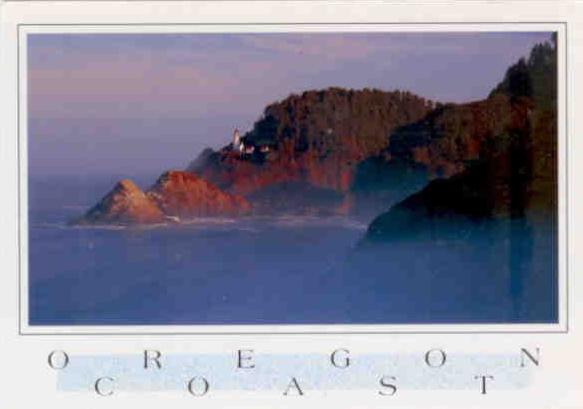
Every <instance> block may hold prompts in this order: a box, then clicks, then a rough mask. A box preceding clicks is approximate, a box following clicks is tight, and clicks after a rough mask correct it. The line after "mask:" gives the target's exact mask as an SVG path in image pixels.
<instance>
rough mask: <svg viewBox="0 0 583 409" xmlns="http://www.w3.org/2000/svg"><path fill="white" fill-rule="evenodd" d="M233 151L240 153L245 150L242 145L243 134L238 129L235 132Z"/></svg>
mask: <svg viewBox="0 0 583 409" xmlns="http://www.w3.org/2000/svg"><path fill="white" fill-rule="evenodd" d="M232 145H233V150H235V151H240V150H242V148H243V145H242V144H241V133H240V132H239V130H238V129H237V128H235V130H234V131H233V143H232Z"/></svg>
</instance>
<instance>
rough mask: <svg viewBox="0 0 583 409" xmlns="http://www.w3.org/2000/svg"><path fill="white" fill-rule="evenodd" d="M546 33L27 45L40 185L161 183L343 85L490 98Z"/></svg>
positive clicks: (61, 39)
mask: <svg viewBox="0 0 583 409" xmlns="http://www.w3.org/2000/svg"><path fill="white" fill-rule="evenodd" d="M547 38H549V33H439V34H436V33H375V34H361V33H358V34H356V33H346V34H340V33H339V34H336V33H320V34H32V35H29V36H28V87H29V96H28V105H29V119H30V121H29V162H30V170H31V172H32V174H33V175H38V174H40V173H42V174H71V173H77V174H85V175H94V174H119V175H127V176H135V175H140V174H144V173H148V174H158V173H160V172H161V171H163V170H166V169H170V168H179V169H180V168H183V167H185V166H186V164H187V163H188V162H189V161H190V160H191V159H193V158H194V157H195V156H196V155H197V154H198V153H199V152H200V151H201V150H202V149H203V148H204V147H206V146H212V147H218V146H222V145H224V144H226V143H228V141H229V139H230V135H231V132H232V129H233V128H234V127H239V128H241V129H242V130H243V131H246V130H248V129H249V128H250V127H251V126H252V124H253V122H254V121H255V120H256V119H257V118H258V117H259V116H260V115H261V112H262V111H263V108H264V107H265V105H267V104H268V103H270V102H273V101H276V100H280V99H283V98H285V97H286V96H288V95H289V94H290V93H298V92H301V91H303V90H307V89H313V88H325V87H328V86H341V87H348V88H363V87H371V88H373V87H374V88H380V89H385V90H392V89H396V88H398V89H402V90H409V91H412V92H414V93H417V94H419V95H422V96H424V97H427V98H431V99H435V100H439V101H443V102H445V101H451V102H462V101H469V100H475V99H481V98H484V97H485V96H486V95H487V94H488V92H489V91H490V90H491V89H492V87H493V86H494V85H495V84H496V83H497V82H498V81H499V80H500V79H501V78H502V77H503V75H504V72H505V70H506V68H507V67H508V66H509V65H510V64H512V63H513V62H515V61H516V60H517V59H518V58H520V57H521V56H525V55H527V54H528V51H529V49H530V48H531V47H532V46H533V45H534V44H535V43H537V42H542V41H544V40H546V39H547Z"/></svg>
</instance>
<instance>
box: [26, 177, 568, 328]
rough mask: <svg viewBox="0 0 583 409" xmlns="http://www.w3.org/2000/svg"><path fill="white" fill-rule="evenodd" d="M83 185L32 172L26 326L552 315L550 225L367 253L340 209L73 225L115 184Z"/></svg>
mask: <svg viewBox="0 0 583 409" xmlns="http://www.w3.org/2000/svg"><path fill="white" fill-rule="evenodd" d="M145 180H147V179H145ZM82 182H83V183H82ZM86 182H87V180H82V181H79V180H71V179H69V180H67V181H66V180H63V179H59V180H54V179H52V178H45V179H42V180H39V181H32V182H31V190H30V192H31V193H30V199H31V204H30V214H29V218H30V220H29V223H30V233H29V235H30V236H29V241H30V246H29V248H30V254H29V262H30V293H29V302H30V323H31V324H33V325H34V324H53V325H59V324H63V325H71V324H87V325H89V324H108V325H117V324H136V325H138V324H144V325H147V324H267V323H270V324H278V323H281V324H292V323H294V324H317V323H321V324H325V323H346V324H348V323H471V322H492V323H496V322H553V321H555V320H556V318H557V300H556V284H555V283H556V276H555V273H554V258H553V254H554V243H553V241H554V240H553V237H554V235H553V231H552V224H551V223H544V222H542V223H540V224H537V225H534V226H533V225H530V226H529V225H525V224H524V223H520V222H516V223H512V224H508V223H506V224H503V225H490V226H485V227H480V228H477V227H476V226H468V236H467V238H466V239H464V240H459V241H457V242H452V241H447V242H439V241H423V240H419V241H415V242H396V243H391V244H385V245H380V246H378V247H370V248H366V249H357V244H358V242H359V241H360V240H361V238H362V237H363V235H364V233H365V229H366V223H362V222H361V221H356V220H352V219H349V218H342V217H335V218H315V217H297V216H295V217H292V216H287V217H286V216H281V217H275V218H267V217H265V218H247V219H229V218H220V219H214V220H210V219H198V220H192V221H191V222H190V223H188V224H185V225H182V226H173V227H168V226H166V227H154V228H127V229H125V228H119V227H117V228H116V227H112V226H110V227H105V228H104V227H102V228H93V227H91V228H74V227H68V226H66V222H67V221H68V220H69V219H70V218H72V217H75V216H78V215H79V214H80V213H82V212H83V211H85V210H86V208H87V207H88V206H89V205H90V204H92V203H93V202H94V201H95V200H96V199H97V198H98V197H99V196H100V194H102V193H103V192H104V191H106V190H107V187H108V186H110V185H109V183H110V182H109V180H107V179H100V180H94V181H92V183H89V184H87V183H86ZM71 192H75V194H70V193H71ZM64 198H67V200H65V199H64Z"/></svg>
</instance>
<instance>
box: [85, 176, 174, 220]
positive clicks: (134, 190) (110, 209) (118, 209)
mask: <svg viewBox="0 0 583 409" xmlns="http://www.w3.org/2000/svg"><path fill="white" fill-rule="evenodd" d="M163 221H164V214H163V213H162V211H161V210H160V209H159V208H158V206H157V205H156V203H155V202H153V201H152V200H151V199H150V198H149V197H148V196H147V195H146V194H145V193H144V192H143V191H142V190H141V189H140V188H139V187H137V186H136V185H135V183H134V182H132V181H131V180H129V179H123V180H121V181H119V182H118V183H117V184H116V185H115V187H114V188H113V189H112V190H111V191H110V192H109V193H108V194H107V195H105V196H104V197H103V199H101V200H100V201H99V203H97V204H96V205H95V206H93V207H92V208H91V209H90V210H89V211H88V212H87V213H86V214H85V215H84V216H83V217H81V218H80V219H78V220H76V221H74V224H152V223H160V222H163Z"/></svg>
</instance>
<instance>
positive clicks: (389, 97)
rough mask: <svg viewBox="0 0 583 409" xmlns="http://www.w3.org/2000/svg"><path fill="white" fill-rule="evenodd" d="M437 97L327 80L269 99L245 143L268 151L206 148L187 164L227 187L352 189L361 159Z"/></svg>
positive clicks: (245, 192) (250, 189) (247, 189)
mask: <svg viewBox="0 0 583 409" xmlns="http://www.w3.org/2000/svg"><path fill="white" fill-rule="evenodd" d="M434 106H435V104H434V103H433V102H432V101H429V100H426V99H424V98H421V97H418V96H415V95H413V94H410V93H408V92H400V91H394V92H384V91H379V90H369V89H364V90H346V89H342V88H329V89H326V90H320V91H307V92H304V93H303V94H301V95H292V96H290V97H288V98H286V99H285V100H283V101H281V102H277V103H274V104H271V105H269V106H268V107H267V108H266V109H265V111H264V113H263V115H262V117H261V118H260V119H259V120H258V121H257V122H256V123H255V125H254V127H253V129H252V130H251V131H249V132H247V133H246V134H245V135H244V138H245V140H246V141H247V143H250V144H253V145H254V146H269V147H271V150H270V152H268V153H261V152H255V153H254V154H252V155H241V154H239V152H233V151H232V150H231V149H230V146H225V147H224V148H222V149H220V150H219V151H216V152H214V151H211V150H206V151H205V152H203V154H202V155H201V156H199V158H198V159H197V160H195V161H193V163H192V164H191V165H190V166H189V168H188V170H189V171H191V172H194V173H198V174H200V175H202V176H203V177H204V178H206V179H208V180H209V181H211V182H212V183H215V184H216V185H217V186H219V187H221V188H222V189H226V190H228V191H229V192H233V193H237V194H242V195H248V194H251V193H254V192H257V191H258V190H260V189H263V188H265V187H267V186H271V185H274V184H282V183H289V182H301V183H307V184H309V185H311V186H314V187H318V188H324V189H331V190H334V191H337V192H347V191H349V190H350V187H351V185H352V183H353V177H354V172H355V170H356V166H357V164H358V163H359V162H360V161H362V160H364V159H366V158H368V157H370V156H371V155H375V154H378V153H379V152H381V151H382V150H383V149H385V148H386V147H387V146H388V144H389V137H390V135H391V133H392V132H393V131H394V130H395V129H397V128H398V127H400V126H403V125H405V124H409V123H412V122H415V121H418V120H420V119H421V118H423V117H424V116H425V115H427V113H428V112H430V111H431V110H432V109H433V108H434Z"/></svg>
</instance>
